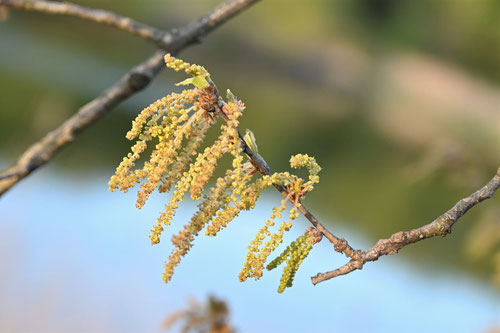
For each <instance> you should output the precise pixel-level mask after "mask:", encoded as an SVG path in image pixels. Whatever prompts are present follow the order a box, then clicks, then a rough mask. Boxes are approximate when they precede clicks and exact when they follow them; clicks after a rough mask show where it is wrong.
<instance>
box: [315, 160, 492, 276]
mask: <svg viewBox="0 0 500 333" xmlns="http://www.w3.org/2000/svg"><path fill="white" fill-rule="evenodd" d="M499 187H500V168H499V169H498V170H497V174H496V175H495V176H494V177H493V178H492V179H491V180H490V181H489V182H488V184H486V185H485V186H483V187H482V188H481V189H479V190H478V191H476V192H474V193H472V194H471V195H470V196H468V197H467V198H464V199H462V200H460V201H459V202H457V203H456V204H455V206H453V207H452V208H451V209H450V210H448V211H447V212H446V213H444V214H443V215H441V216H439V217H438V218H437V219H435V220H434V221H432V222H431V223H429V224H427V225H424V226H422V227H420V228H417V229H413V230H410V231H400V232H397V233H395V234H393V235H392V236H391V237H390V238H387V239H381V240H379V241H378V242H377V243H376V244H375V246H373V247H372V248H371V249H368V250H366V251H358V252H357V253H356V255H355V256H354V257H353V258H352V259H351V261H349V262H348V263H347V264H345V265H344V266H342V267H340V268H338V269H335V270H333V271H330V272H326V273H319V274H317V275H316V276H313V277H312V278H311V279H312V282H313V284H317V283H320V282H323V281H326V280H329V279H331V278H334V277H337V276H340V275H345V274H349V273H351V272H352V271H355V270H358V269H362V268H363V265H364V264H365V263H367V262H369V261H375V260H378V258H380V257H381V256H385V255H389V254H395V253H398V252H399V250H401V249H402V248H403V247H405V246H407V245H409V244H412V243H416V242H419V241H421V240H424V239H427V238H431V237H435V236H443V237H444V236H446V235H448V234H449V233H451V228H452V226H453V225H454V224H455V222H457V220H458V219H459V218H460V217H462V216H463V215H464V214H465V213H466V212H467V211H468V210H469V209H471V208H472V207H474V206H475V205H477V204H479V203H480V202H481V201H484V200H486V199H489V198H491V197H493V195H494V194H495V191H496V190H497V189H498V188H499Z"/></svg>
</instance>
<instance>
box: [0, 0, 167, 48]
mask: <svg viewBox="0 0 500 333" xmlns="http://www.w3.org/2000/svg"><path fill="white" fill-rule="evenodd" d="M0 6H7V7H11V8H15V9H22V10H29V11H37V12H42V13H46V14H54V15H67V16H74V17H78V18H81V19H84V20H89V21H93V22H97V23H101V24H105V25H109V26H112V27H115V28H118V29H121V30H124V31H127V32H130V33H132V34H134V35H137V36H139V37H142V38H144V39H148V40H151V41H153V42H155V43H156V44H157V45H158V46H159V47H160V48H164V45H163V37H164V36H165V35H166V32H165V31H162V30H159V29H156V28H154V27H151V26H148V25H146V24H143V23H139V22H137V21H134V20H132V19H131V18H128V17H124V16H120V15H117V14H115V13H113V12H110V11H106V10H102V9H93V8H87V7H83V6H80V5H76V4H72V3H70V2H56V1H45V0H0Z"/></svg>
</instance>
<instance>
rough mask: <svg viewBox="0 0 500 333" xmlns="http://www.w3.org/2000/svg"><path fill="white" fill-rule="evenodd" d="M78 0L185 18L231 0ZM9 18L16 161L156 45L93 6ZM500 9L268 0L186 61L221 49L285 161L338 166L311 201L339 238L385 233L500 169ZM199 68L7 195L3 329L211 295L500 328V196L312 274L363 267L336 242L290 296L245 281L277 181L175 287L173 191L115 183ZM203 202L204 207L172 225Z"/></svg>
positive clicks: (126, 106) (270, 305)
mask: <svg viewBox="0 0 500 333" xmlns="http://www.w3.org/2000/svg"><path fill="white" fill-rule="evenodd" d="M78 4H81V5H85V6H90V7H98V8H102V9H109V10H112V11H115V12H117V13H119V14H122V15H125V16H130V17H132V18H134V19H136V20H138V21H141V22H144V23H147V24H150V25H153V26H158V27H161V28H165V29H169V28H173V27H177V26H180V25H184V24H186V23H188V22H190V21H192V20H194V19H197V18H199V17H200V16H202V15H204V14H205V13H207V12H208V11H210V10H211V9H212V8H213V7H214V6H215V5H216V4H218V1H213V0H210V1H209V0H206V1H197V0H169V1H166V0H165V1H153V0H147V1H146V0H144V1H123V0H122V1H118V0H108V1H105V2H102V1H97V0H93V1H91V0H85V1H84V0H81V1H78ZM2 17H3V21H2V22H0V41H1V43H0V74H1V75H0V91H1V95H0V96H1V98H0V167H2V168H3V167H7V166H9V165H10V164H12V163H14V161H15V160H16V158H17V157H18V156H19V155H20V154H21V153H22V152H23V151H24V150H25V149H26V148H27V147H28V146H29V145H30V144H32V143H33V142H34V141H36V140H38V139H39V138H41V137H42V136H43V135H44V134H45V133H46V132H48V131H50V130H51V129H53V128H55V127H56V126H59V125H60V124H61V122H62V121H63V120H64V119H66V118H67V117H69V116H71V115H72V114H73V113H74V112H75V111H76V110H77V109H78V108H79V107H80V106H81V105H83V104H85V103H86V102H88V101H89V100H91V99H93V98H94V97H95V96H96V95H98V94H99V93H100V92H101V91H102V90H103V89H105V88H106V87H108V86H109V85H111V84H112V83H114V82H115V81H116V80H117V79H118V78H119V77H120V76H121V75H122V74H123V73H125V72H126V71H127V70H128V69H129V68H130V67H132V66H133V65H135V64H137V63H139V62H141V61H142V60H143V59H145V58H146V57H147V56H148V55H150V54H151V53H152V52H153V51H154V47H153V46H152V45H150V44H149V43H147V42H146V41H143V40H141V39H140V38H137V37H134V36H131V35H129V34H127V33H125V32H121V31H118V30H116V29H113V28H108V27H104V26H101V25H97V24H95V23H91V22H86V21H82V20H78V19H75V18H68V17H56V16H48V15H43V14H39V13H32V12H18V11H13V10H10V11H8V13H5V12H3V15H2ZM499 22H500V2H499V1H497V0H480V1H466V0H453V1H452V0H442V1H431V0H421V1H410V0H399V1H396V0H358V1H345V0H310V1H284V0H280V1H262V2H259V3H257V4H256V5H255V6H253V7H251V8H250V9H249V10H247V11H245V12H244V13H242V14H241V15H239V16H238V17H236V18H234V19H232V20H231V21H229V22H227V23H226V24H224V25H223V26H222V27H220V28H219V29H218V30H216V31H215V32H213V33H211V34H210V35H209V36H208V37H207V38H206V39H205V41H204V42H203V43H202V44H199V45H196V46H194V47H191V48H189V49H187V50H185V51H183V52H182V53H181V55H180V57H181V58H183V59H185V60H186V61H189V62H194V63H198V64H202V65H204V66H205V67H206V68H207V69H208V70H209V71H210V72H211V73H212V78H213V79H214V81H215V82H216V83H217V85H218V87H219V90H221V91H224V90H225V89H227V88H230V89H231V90H232V91H233V92H234V93H235V94H236V95H237V96H238V97H239V98H241V99H242V100H243V101H244V102H245V104H246V105H247V109H246V111H245V114H244V117H243V118H242V125H241V128H242V129H245V128H250V129H252V131H253V132H254V133H255V135H256V137H257V143H258V144H259V151H260V153H261V154H262V155H263V156H264V157H265V158H266V160H267V161H268V163H269V164H270V167H271V169H272V170H280V171H281V170H288V168H289V166H288V159H289V157H290V155H292V154H295V153H308V154H310V155H313V156H315V157H316V159H317V161H318V163H319V164H320V165H321V166H322V167H323V171H322V172H321V174H320V176H321V182H320V184H319V186H317V187H316V189H315V191H314V192H311V193H310V194H308V196H307V199H306V201H305V203H306V204H307V206H308V207H309V208H310V209H311V210H312V211H313V212H315V214H316V215H318V216H319V217H320V218H321V220H322V221H324V223H325V224H327V225H328V226H329V228H330V229H331V230H332V231H334V233H336V234H337V235H339V236H344V237H346V238H347V239H352V243H351V244H352V245H353V246H355V247H359V248H367V247H371V246H372V245H373V244H374V243H375V242H376V240H377V239H379V238H381V237H387V236H389V235H391V234H392V233H394V232H397V231H401V230H407V229H411V228H415V227H419V226H421V225H423V224H426V223H428V222H431V221H432V220H433V219H434V218H436V217H437V216H439V215H440V214H442V213H444V212H445V211H446V210H448V209H449V208H450V207H451V206H452V205H453V204H454V203H456V202H457V201H458V200H459V199H461V198H463V197H465V196H467V195H469V194H470V193H471V192H473V191H475V190H476V189H478V188H479V187H480V186H482V185H484V184H485V183H486V182H487V181H488V180H489V179H490V178H491V177H492V176H493V175H494V174H495V172H496V169H497V168H498V166H499V165H500V163H499V162H500V153H499V152H500V85H499V84H500V23H499ZM183 79H184V76H183V75H182V74H179V73H173V72H171V71H163V72H162V73H161V74H160V76H159V77H158V78H157V79H156V80H155V81H154V83H153V84H152V85H151V86H150V87H149V88H147V89H146V91H143V92H141V93H140V94H137V95H135V96H133V97H132V98H131V99H129V100H127V101H126V102H125V103H123V104H121V105H120V106H119V107H118V108H117V109H116V110H114V111H113V112H112V113H111V114H109V115H108V116H107V117H106V118H105V119H103V120H102V121H100V122H99V123H97V124H96V125H95V126H93V127H92V128H90V129H88V130H87V131H85V132H84V133H82V134H81V135H80V136H79V137H78V138H77V140H76V141H75V142H74V143H73V144H72V145H70V146H68V147H67V148H66V149H64V150H63V151H62V152H60V153H59V154H58V155H57V157H56V158H55V159H54V160H53V161H52V162H51V163H50V164H49V165H47V166H46V167H44V168H43V169H42V170H39V171H37V172H35V173H34V174H33V175H31V176H30V177H29V178H27V179H25V180H23V181H22V182H21V183H19V184H18V185H17V186H15V187H14V188H12V189H11V190H10V191H9V192H7V193H6V194H5V195H4V196H2V198H1V199H0V210H1V214H0V252H1V253H2V254H3V255H2V258H3V259H2V260H0V331H2V332H3V331H5V332H27V331H30V332H38V331H43V332H49V331H50V332H55V331H61V332H62V331H75V332H80V331H81V332H83V331H85V332H103V331H107V332H108V331H109V332H124V331H130V332H146V331H158V330H161V329H162V323H163V322H164V320H165V318H167V316H168V315H169V313H173V312H175V311H177V310H179V309H182V308H185V307H187V306H188V305H187V304H188V302H189V301H188V300H189V299H190V298H196V299H198V300H199V301H200V302H204V301H206V300H207V297H208V296H209V295H211V294H213V295H215V296H216V297H217V298H220V299H222V300H224V301H225V302H226V305H227V307H228V309H229V310H228V311H229V317H230V321H231V324H232V326H233V327H235V328H236V329H237V330H238V331H240V332H255V331H259V332H276V331H283V332H304V331H307V330H310V329H312V328H314V329H315V330H316V331H317V332H330V331H332V330H333V328H332V327H335V329H338V330H339V331H340V330H341V329H346V330H349V331H353V332H364V331H370V332H375V331H377V332H388V331H400V330H401V329H400V327H401V325H407V328H408V331H415V332H421V331H436V332H437V331H440V332H444V331H453V332H492V331H495V330H499V329H500V294H499V289H498V286H499V285H500V199H499V197H498V194H497V197H495V198H493V199H492V200H489V201H487V202H484V203H482V204H481V205H479V206H478V207H476V208H474V209H473V210H472V211H470V212H468V213H467V214H466V216H464V217H463V218H462V219H461V220H460V222H459V223H458V224H457V225H456V226H455V228H454V229H453V233H452V234H451V235H450V236H449V237H446V238H433V239H429V240H426V241H424V242H420V243H417V244H414V245H411V246H409V247H407V248H405V249H404V250H403V251H402V252H401V253H399V254H398V255H397V256H391V257H386V258H382V259H381V260H379V262H376V263H372V264H367V266H366V267H365V268H364V269H363V270H362V271H358V272H355V273H353V274H351V275H349V276H346V277H340V278H337V279H334V280H331V281H328V282H324V283H322V284H320V285H318V286H316V287H313V286H312V285H311V283H310V280H309V276H312V275H314V274H316V273H317V272H320V271H327V270H331V269H334V268H336V267H337V266H339V265H341V264H343V263H344V262H345V259H344V258H342V257H341V256H340V255H338V254H335V253H334V252H333V251H332V250H331V248H330V247H329V246H328V244H326V242H323V243H324V244H320V246H317V248H315V249H314V250H313V253H312V254H311V257H310V258H308V260H306V262H305V263H304V265H303V267H301V269H300V270H299V273H298V275H297V277H296V281H295V286H294V288H291V289H290V290H286V291H285V293H284V294H283V295H279V294H277V293H276V289H277V286H278V283H279V276H280V272H271V273H269V274H267V275H266V274H265V275H264V277H263V279H262V280H261V281H258V282H256V283H255V282H250V283H245V284H241V283H239V282H238V281H237V273H238V271H239V269H240V266H241V265H242V263H243V261H244V255H245V250H246V245H247V244H248V242H249V241H250V240H251V239H252V238H253V236H254V235H255V233H256V232H257V230H258V229H259V228H260V227H261V225H262V224H263V223H264V221H265V219H266V217H267V216H268V215H269V214H270V212H271V209H272V207H273V205H275V204H276V203H277V202H279V201H278V200H279V196H278V194H276V193H273V192H272V191H269V193H267V194H266V195H265V196H264V197H263V198H261V200H260V201H261V203H260V205H258V206H257V208H256V210H254V211H252V212H250V213H246V214H242V216H241V217H240V218H239V219H237V220H236V221H234V222H233V224H232V225H230V226H229V227H228V228H227V229H226V230H225V232H223V233H222V234H221V235H220V236H218V237H217V238H216V239H208V240H207V239H204V237H200V239H199V240H198V241H197V242H196V246H195V247H194V249H193V250H192V251H191V253H190V254H189V255H188V256H187V257H186V258H185V260H184V261H183V262H182V263H181V265H180V267H179V269H178V272H177V275H176V276H174V279H173V280H172V282H171V283H170V284H169V285H167V286H165V285H164V284H163V282H162V281H161V272H162V270H163V262H164V261H165V260H166V259H167V257H168V254H169V252H170V246H169V244H168V242H164V243H162V244H160V245H158V246H156V247H151V246H150V242H149V239H148V238H147V235H148V234H149V230H150V228H151V226H152V224H153V223H154V221H155V219H156V216H157V215H158V214H159V212H160V211H161V210H162V209H163V208H162V207H163V205H164V203H165V202H166V200H167V197H165V195H156V196H155V197H154V198H152V199H151V202H148V204H146V207H145V208H144V209H143V210H142V211H139V210H137V209H135V205H134V201H135V194H134V193H129V194H127V195H124V194H122V193H114V194H112V193H108V192H107V180H108V178H109V176H111V175H112V174H113V173H114V170H115V168H116V165H117V164H118V162H119V161H120V160H121V158H122V157H123V156H124V155H126V153H127V152H128V150H129V146H130V144H129V142H128V141H127V140H126V139H125V137H124V136H125V133H126V132H127V130H128V129H129V128H130V124H131V120H132V119H133V118H135V115H136V114H137V113H138V112H139V111H140V110H141V109H142V108H143V107H144V106H146V105H148V104H149V103H150V102H152V101H154V100H156V99H158V98H160V97H162V96H165V95H166V94H168V93H169V92H171V91H172V90H177V88H176V87H174V86H173V83H175V82H179V81H181V80H183ZM194 207H195V204H193V203H189V202H186V205H185V206H184V207H183V208H182V209H183V210H182V211H181V212H180V213H179V214H178V218H177V219H176V223H174V225H173V226H172V229H171V230H170V232H171V233H174V232H176V231H177V229H178V228H180V227H181V226H182V224H183V223H184V222H185V221H186V220H187V219H188V218H189V216H190V214H192V212H193V209H194ZM306 222H307V221H306V220H304V219H302V220H300V222H297V223H296V224H295V227H294V229H293V230H292V231H291V234H290V235H289V236H288V237H289V238H288V241H291V240H293V239H295V236H296V235H299V234H301V233H302V232H303V229H304V228H305V226H307V223H306ZM360 315H361V316H362V317H363V318H364V319H363V320H362V321H359V316H360ZM423 318H425V319H423ZM332 325H334V326H332ZM405 330H406V328H405ZM174 331H175V328H174Z"/></svg>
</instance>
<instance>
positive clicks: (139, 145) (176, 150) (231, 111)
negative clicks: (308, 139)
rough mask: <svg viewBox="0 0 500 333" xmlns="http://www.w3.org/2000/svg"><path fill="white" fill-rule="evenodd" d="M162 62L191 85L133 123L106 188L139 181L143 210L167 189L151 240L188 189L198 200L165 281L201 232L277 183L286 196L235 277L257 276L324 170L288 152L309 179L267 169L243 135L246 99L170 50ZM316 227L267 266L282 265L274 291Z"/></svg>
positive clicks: (288, 276)
mask: <svg viewBox="0 0 500 333" xmlns="http://www.w3.org/2000/svg"><path fill="white" fill-rule="evenodd" d="M165 63H166V65H167V67H169V68H171V69H174V70H175V71H184V72H185V73H187V74H190V75H191V76H192V77H190V78H188V79H185V80H184V81H182V82H180V83H178V84H177V85H182V86H191V88H189V89H184V90H183V91H181V92H180V93H171V94H169V95H167V96H165V97H163V98H161V99H158V100H157V101H155V102H153V103H152V104H150V105H149V106H148V107H146V108H144V109H143V110H142V111H141V112H140V113H139V115H138V116H137V117H136V118H135V120H133V122H132V128H131V129H130V130H129V131H128V132H127V134H126V138H127V139H128V140H131V141H134V140H135V143H134V144H133V145H132V147H131V152H129V153H128V154H127V155H126V156H125V157H124V158H123V159H122V161H121V162H120V164H119V165H118V167H117V169H116V172H115V174H114V175H113V176H112V177H111V178H110V180H109V189H110V190H111V191H116V190H120V191H124V192H127V191H128V190H129V189H130V188H132V187H134V186H135V185H139V190H138V192H137V201H136V206H137V208H142V207H143V206H144V205H145V204H146V202H147V200H148V198H149V197H150V196H151V194H152V193H153V192H154V191H155V190H156V189H157V190H158V191H159V192H162V193H163V192H171V196H170V198H169V200H168V202H167V203H166V204H165V209H164V211H163V212H161V213H160V215H159V217H158V219H157V220H156V223H155V225H154V226H153V228H152V230H151V234H150V240H151V243H152V244H157V243H159V242H160V239H161V235H162V233H163V231H164V228H165V227H166V226H168V225H170V224H171V221H172V219H173V218H174V216H175V214H176V211H177V208H178V207H179V204H180V202H182V201H183V200H184V197H185V196H186V195H187V194H188V193H189V195H190V197H191V199H192V200H195V201H198V200H201V202H200V203H199V204H198V210H197V211H196V213H195V214H194V215H193V216H192V218H191V220H190V221H189V222H188V223H187V224H185V225H184V227H183V228H182V229H181V230H180V231H179V232H178V233H177V234H176V235H174V236H172V238H171V241H172V244H173V247H174V248H173V250H172V252H171V254H170V256H169V258H168V261H167V262H166V263H165V271H164V273H163V275H162V277H163V280H164V281H165V282H169V281H170V280H171V279H172V276H173V274H174V269H175V267H177V265H178V264H179V263H180V261H181V259H182V257H183V256H185V255H186V254H187V253H188V252H189V250H190V249H191V247H192V246H193V242H194V239H195V237H196V236H198V235H199V234H200V233H201V232H202V231H203V230H204V229H205V234H206V235H208V236H216V235H217V234H218V233H219V232H220V231H221V230H222V229H224V228H226V227H227V226H228V224H229V223H230V222H231V221H234V220H235V218H236V217H237V216H238V215H239V214H240V212H241V211H244V210H250V209H253V208H254V207H255V204H256V202H257V200H258V198H259V197H260V195H261V193H262V192H263V191H264V190H265V189H266V188H268V187H270V186H272V185H274V186H276V187H278V188H279V189H281V191H284V193H285V194H286V196H285V198H284V199H283V200H282V201H281V205H280V206H279V207H276V208H274V209H273V212H272V214H271V217H270V218H269V219H268V220H267V221H266V222H265V225H264V226H263V227H262V228H261V229H260V230H259V231H258V232H257V234H256V236H255V238H254V240H253V241H251V242H250V245H249V246H248V250H249V251H248V254H247V256H246V260H245V263H244V265H243V269H242V270H241V272H240V274H239V278H240V280H241V281H244V280H246V279H247V278H248V277H253V278H255V279H259V278H260V277H261V276H262V274H263V270H264V267H265V263H266V261H267V259H268V257H269V255H270V254H271V253H272V252H273V251H275V250H276V249H277V248H278V247H279V246H280V244H281V243H282V242H283V239H284V235H285V231H288V230H290V228H291V227H292V221H293V220H295V219H296V218H297V217H298V216H299V213H298V210H299V209H300V206H301V204H300V201H301V199H303V198H304V196H305V195H306V193H308V192H310V191H311V190H312V189H313V188H314V184H316V183H318V181H319V177H318V173H319V171H320V170H321V168H320V167H319V165H318V164H317V163H316V161H315V159H314V158H313V157H309V156H308V155H304V154H298V155H295V156H292V157H291V159H290V166H291V167H292V168H299V167H305V168H307V169H308V171H309V178H308V180H307V181H305V180H303V179H302V178H300V177H298V176H295V175H293V174H290V173H289V172H279V173H274V174H270V175H268V174H269V173H270V172H269V167H268V166H267V164H265V161H264V159H263V158H262V157H261V156H260V155H259V154H258V151H257V145H256V142H255V136H254V134H253V133H252V132H251V131H249V130H247V132H246V134H245V137H242V136H241V134H240V133H239V130H238V126H239V123H240V117H241V116H242V114H243V111H244V109H245V105H244V104H243V102H242V101H241V100H239V99H238V98H237V97H236V96H235V95H234V94H233V93H232V92H231V91H230V90H227V94H226V100H227V101H225V100H224V99H223V98H222V96H220V95H219V92H218V90H217V87H216V86H215V84H214V82H213V81H212V80H211V78H210V74H209V73H208V71H207V70H206V69H205V68H204V67H203V66H200V65H196V64H190V63H187V62H184V61H183V60H181V59H177V58H175V57H173V56H171V55H170V54H167V55H166V56H165ZM217 119H222V120H223V122H222V123H221V124H220V127H219V135H218V137H217V138H216V140H215V141H214V142H213V143H212V144H211V145H208V146H205V145H204V141H205V136H206V134H207V132H208V130H209V129H210V127H211V126H212V125H213V124H214V123H215V122H216V120H217ZM249 150H250V152H249ZM146 151H148V152H150V156H149V158H144V156H143V155H145V152H146ZM244 151H246V152H247V153H248V154H249V156H250V157H252V156H253V157H252V159H250V160H248V161H245V155H244ZM252 154H253V155H252ZM224 155H230V156H231V157H232V164H231V167H230V168H228V169H227V170H226V171H225V173H224V175H223V176H222V177H219V178H218V179H217V180H216V181H215V184H214V186H212V187H211V188H209V189H208V190H207V188H208V187H209V186H208V184H209V182H210V180H211V179H212V178H213V175H214V173H215V171H216V169H217V165H218V162H219V160H220V159H221V158H222V157H223V156H224ZM256 159H259V162H256ZM259 163H261V164H260V165H259ZM263 165H264V166H263ZM259 171H260V172H262V173H263V174H264V175H260V174H259V173H258V172H259ZM287 204H288V205H291V208H290V210H289V212H288V220H286V219H285V220H283V221H281V222H279V224H278V225H277V227H276V220H280V219H282V217H283V214H284V213H285V210H286V208H287ZM315 232H316V233H315V234H314V235H315V236H314V237H313V236H311V235H312V234H310V233H306V234H304V235H303V236H301V237H299V238H298V239H297V240H296V241H294V242H293V243H292V244H290V245H289V246H288V247H287V249H286V250H285V251H284V252H283V253H282V254H281V255H280V256H279V257H278V258H277V259H275V260H274V261H272V262H271V263H270V264H269V265H268V266H267V268H268V269H270V267H275V266H277V265H278V264H280V263H282V262H284V261H286V262H287V265H286V267H285V269H284V272H283V276H282V279H281V280H282V281H281V284H280V289H279V292H282V291H283V290H284V288H285V287H287V286H290V285H291V283H292V280H293V276H294V275H295V272H296V271H297V269H298V266H299V265H300V263H301V262H302V260H303V259H304V258H305V256H306V255H307V253H309V251H310V248H311V247H312V244H313V243H314V242H317V241H319V240H321V234H318V231H317V230H315ZM311 239H312V241H311ZM273 265H274V266H273Z"/></svg>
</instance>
